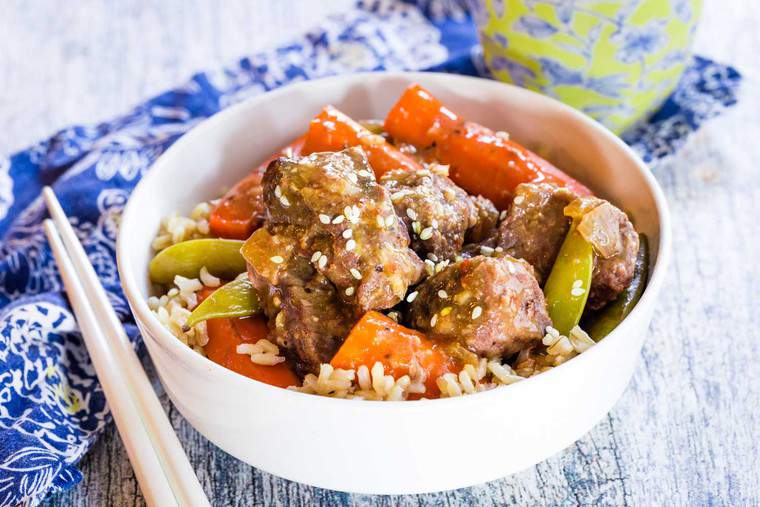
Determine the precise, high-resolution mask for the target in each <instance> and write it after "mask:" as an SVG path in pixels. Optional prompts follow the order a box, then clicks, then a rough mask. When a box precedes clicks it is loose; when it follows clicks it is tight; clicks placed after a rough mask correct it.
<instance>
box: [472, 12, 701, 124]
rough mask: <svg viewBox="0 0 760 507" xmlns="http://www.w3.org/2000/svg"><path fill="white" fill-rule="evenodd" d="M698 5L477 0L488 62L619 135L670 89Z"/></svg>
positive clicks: (685, 58) (502, 76) (500, 75)
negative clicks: (585, 114) (578, 110)
mask: <svg viewBox="0 0 760 507" xmlns="http://www.w3.org/2000/svg"><path fill="white" fill-rule="evenodd" d="M701 8H702V1H701V0H607V1H601V0H479V3H478V8H477V9H476V12H475V19H476V22H477V24H478V30H479V34H480V39H481V42H482V44H483V56H484V58H485V62H486V65H487V66H488V68H489V69H490V71H491V72H492V73H493V75H494V77H496V78H497V79H499V80H502V81H506V82H509V83H514V84H517V85H519V86H523V87H526V88H530V89H532V90H536V91H540V92H542V93H545V94H547V95H551V96H553V97H555V98H557V99H559V100H561V101H563V102H565V103H566V104H569V105H571V106H573V107H575V108H577V109H580V110H581V111H583V112H585V113H587V114H588V115H590V116H592V117H593V118H596V119H597V120H599V121H600V122H602V123H603V124H605V125H606V126H607V127H608V128H610V129H611V130H613V131H614V132H618V133H619V132H622V131H623V130H625V129H626V128H627V127H629V126H631V125H632V124H633V123H635V122H636V121H638V120H640V119H642V118H645V117H646V116H647V115H649V114H650V113H652V112H653V111H655V110H656V109H657V108H658V106H660V104H661V103H662V102H663V101H664V100H665V99H666V98H667V97H668V95H669V94H670V93H671V92H672V91H673V89H674V88H675V86H676V84H678V80H679V78H680V77H681V74H682V73H683V71H684V68H685V67H686V64H687V63H688V62H689V58H690V52H689V48H690V46H691V42H692V39H693V36H694V31H695V28H696V25H697V20H698V19H699V14H700V12H701Z"/></svg>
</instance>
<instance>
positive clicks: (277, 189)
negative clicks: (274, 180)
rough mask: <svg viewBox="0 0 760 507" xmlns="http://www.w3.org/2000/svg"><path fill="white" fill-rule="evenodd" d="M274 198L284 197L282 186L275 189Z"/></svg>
mask: <svg viewBox="0 0 760 507" xmlns="http://www.w3.org/2000/svg"><path fill="white" fill-rule="evenodd" d="M274 196H275V197H276V198H278V199H279V198H280V197H282V190H281V189H280V185H277V186H276V187H274Z"/></svg>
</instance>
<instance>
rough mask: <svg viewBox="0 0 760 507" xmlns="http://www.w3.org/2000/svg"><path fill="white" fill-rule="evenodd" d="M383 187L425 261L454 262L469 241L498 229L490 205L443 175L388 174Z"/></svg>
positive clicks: (405, 172) (416, 249) (496, 215)
mask: <svg viewBox="0 0 760 507" xmlns="http://www.w3.org/2000/svg"><path fill="white" fill-rule="evenodd" d="M380 183H381V184H382V185H383V186H384V187H385V188H387V189H388V191H389V192H390V193H391V200H392V201H393V206H394V207H395V209H396V213H398V215H399V216H400V217H401V219H402V220H403V221H404V223H405V224H406V227H407V229H408V230H409V231H410V234H411V237H412V249H413V250H414V251H415V252H417V254H418V255H419V256H420V257H422V258H425V257H427V256H428V255H429V254H432V256H431V257H432V258H433V259H434V260H435V259H439V260H444V259H453V258H454V256H455V255H457V254H458V253H459V252H460V251H461V250H462V245H463V244H464V242H465V239H466V238H467V239H468V240H469V241H479V240H480V239H482V238H484V237H485V236H486V235H488V234H489V233H490V231H492V230H493V228H494V227H495V226H496V221H497V219H498V216H499V215H498V211H496V208H495V207H494V205H493V203H492V202H491V201H489V200H488V199H486V198H485V197H480V196H478V197H473V196H470V195H468V194H467V192H465V191H464V190H462V189H461V188H459V187H458V186H457V185H456V184H454V182H453V181H451V180H450V179H449V178H448V177H447V176H446V175H445V174H442V173H440V172H434V171H431V170H428V169H425V170H421V171H407V170H401V169H399V170H395V171H389V172H387V173H385V174H384V175H383V177H382V178H381V180H380Z"/></svg>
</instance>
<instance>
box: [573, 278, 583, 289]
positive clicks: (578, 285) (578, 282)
mask: <svg viewBox="0 0 760 507" xmlns="http://www.w3.org/2000/svg"><path fill="white" fill-rule="evenodd" d="M582 285H583V280H575V281H574V282H573V288H575V287H581V286H582Z"/></svg>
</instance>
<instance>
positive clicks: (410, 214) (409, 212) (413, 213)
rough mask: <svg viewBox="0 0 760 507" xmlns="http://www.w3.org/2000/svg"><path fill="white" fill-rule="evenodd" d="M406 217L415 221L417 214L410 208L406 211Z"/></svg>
mask: <svg viewBox="0 0 760 507" xmlns="http://www.w3.org/2000/svg"><path fill="white" fill-rule="evenodd" d="M406 216H408V217H409V218H411V219H412V220H417V213H415V211H414V210H413V209H412V208H407V209H406Z"/></svg>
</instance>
